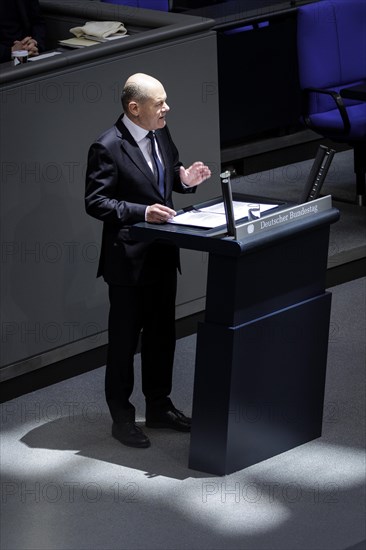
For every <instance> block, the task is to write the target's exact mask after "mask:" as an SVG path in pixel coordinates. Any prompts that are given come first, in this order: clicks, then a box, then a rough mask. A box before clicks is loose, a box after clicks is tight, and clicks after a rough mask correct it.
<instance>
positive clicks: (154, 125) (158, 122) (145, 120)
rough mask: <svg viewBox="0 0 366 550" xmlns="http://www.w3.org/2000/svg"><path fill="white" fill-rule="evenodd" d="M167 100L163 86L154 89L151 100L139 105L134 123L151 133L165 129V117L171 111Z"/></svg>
mask: <svg viewBox="0 0 366 550" xmlns="http://www.w3.org/2000/svg"><path fill="white" fill-rule="evenodd" d="M166 99H167V95H166V93H165V90H164V88H163V86H161V85H157V86H156V87H154V88H152V89H151V94H150V97H149V99H147V100H146V101H144V102H143V103H138V104H137V109H138V110H137V113H138V117H137V120H136V119H135V120H134V122H136V124H138V125H139V126H141V127H142V128H144V129H145V130H149V131H150V130H158V129H159V128H164V126H165V124H166V122H165V115H166V114H167V112H168V111H169V110H170V107H169V106H168V105H167V103H166Z"/></svg>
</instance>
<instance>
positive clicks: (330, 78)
mask: <svg viewBox="0 0 366 550" xmlns="http://www.w3.org/2000/svg"><path fill="white" fill-rule="evenodd" d="M297 33H298V63H299V79H300V86H301V89H302V90H303V93H304V103H303V117H304V122H305V124H306V125H307V126H308V127H310V128H311V129H313V130H314V131H316V132H317V133H319V134H321V135H323V136H325V137H327V138H329V139H331V140H333V141H338V142H345V143H348V144H350V145H351V146H352V147H353V149H354V166H355V173H356V187H357V190H356V193H357V197H358V202H359V204H362V203H363V202H364V195H365V174H366V87H365V86H366V0H321V1H319V2H315V3H311V4H306V5H303V6H302V7H299V8H298V27H297ZM354 86H358V87H359V88H358V91H359V93H358V95H357V99H356V100H351V99H348V98H346V97H344V96H345V95H346V94H347V92H345V88H349V87H354Z"/></svg>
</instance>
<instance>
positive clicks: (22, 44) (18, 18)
mask: <svg viewBox="0 0 366 550" xmlns="http://www.w3.org/2000/svg"><path fill="white" fill-rule="evenodd" d="M44 49H45V25H44V21H43V18H42V15H41V9H40V7H39V2H38V0H1V1H0V62H1V63H3V62H4V61H10V60H11V52H12V51H16V50H27V51H28V55H29V57H32V56H34V55H38V54H39V53H40V52H42V51H44Z"/></svg>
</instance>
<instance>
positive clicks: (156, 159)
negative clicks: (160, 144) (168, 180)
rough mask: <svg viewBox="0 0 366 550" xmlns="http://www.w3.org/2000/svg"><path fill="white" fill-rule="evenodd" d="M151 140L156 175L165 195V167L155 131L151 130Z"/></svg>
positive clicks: (148, 135)
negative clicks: (161, 159) (160, 155)
mask: <svg viewBox="0 0 366 550" xmlns="http://www.w3.org/2000/svg"><path fill="white" fill-rule="evenodd" d="M146 137H148V138H149V140H150V142H151V156H152V159H153V161H154V171H155V175H156V181H157V184H158V187H159V191H160V193H161V195H162V196H163V197H164V167H163V165H162V164H161V162H160V160H159V157H158V154H157V152H156V146H155V134H154V132H151V131H150V132H149V133H148V134H147V136H146Z"/></svg>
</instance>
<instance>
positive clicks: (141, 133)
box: [122, 115, 164, 173]
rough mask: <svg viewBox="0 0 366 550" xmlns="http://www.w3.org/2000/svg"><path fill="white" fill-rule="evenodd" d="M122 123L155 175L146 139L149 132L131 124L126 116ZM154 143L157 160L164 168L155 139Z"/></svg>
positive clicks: (149, 143)
mask: <svg viewBox="0 0 366 550" xmlns="http://www.w3.org/2000/svg"><path fill="white" fill-rule="evenodd" d="M122 122H123V124H124V125H125V126H126V128H127V130H128V131H129V132H130V134H131V136H132V137H133V139H134V140H135V141H136V143H137V145H138V146H139V149H140V151H141V153H142V154H143V155H144V158H145V160H146V162H147V164H148V165H149V167H150V170H151V171H152V172H153V173H155V172H154V165H153V159H152V156H151V141H150V139H149V138H148V137H146V136H147V134H148V133H149V131H148V130H145V129H144V128H141V126H138V125H137V124H135V123H134V122H132V120H131V119H129V118H128V117H127V116H126V115H124V116H123V118H122ZM155 143H156V152H157V154H158V157H159V160H160V162H161V164H162V166H164V162H163V159H162V157H161V154H160V151H159V146H158V143H157V140H156V139H155Z"/></svg>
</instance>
